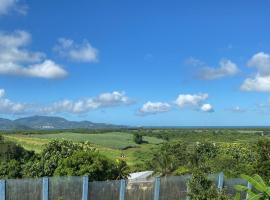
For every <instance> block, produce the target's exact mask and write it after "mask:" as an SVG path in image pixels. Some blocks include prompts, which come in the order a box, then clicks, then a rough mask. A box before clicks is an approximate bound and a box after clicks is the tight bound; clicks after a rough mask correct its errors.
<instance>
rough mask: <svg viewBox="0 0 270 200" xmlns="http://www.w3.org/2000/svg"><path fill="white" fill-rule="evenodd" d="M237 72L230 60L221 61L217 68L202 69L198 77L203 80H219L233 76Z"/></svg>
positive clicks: (235, 66)
mask: <svg viewBox="0 0 270 200" xmlns="http://www.w3.org/2000/svg"><path fill="white" fill-rule="evenodd" d="M238 72H239V69H238V67H237V65H236V64H235V63H233V62H232V61H230V60H226V59H224V60H221V61H220V62H219V67H218V68H213V67H203V68H202V69H201V70H200V72H199V77H200V78H201V79H204V80H212V79H219V78H223V77H226V76H234V75H236V74H237V73H238Z"/></svg>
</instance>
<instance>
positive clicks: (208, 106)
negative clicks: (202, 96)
mask: <svg viewBox="0 0 270 200" xmlns="http://www.w3.org/2000/svg"><path fill="white" fill-rule="evenodd" d="M201 111H203V112H214V108H213V106H212V105H211V104H209V103H206V104H203V105H202V106H201Z"/></svg>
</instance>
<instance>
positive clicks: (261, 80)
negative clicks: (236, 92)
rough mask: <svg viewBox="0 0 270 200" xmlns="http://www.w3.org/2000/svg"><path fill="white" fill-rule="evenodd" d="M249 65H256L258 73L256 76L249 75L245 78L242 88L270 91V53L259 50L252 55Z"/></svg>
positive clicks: (244, 89)
mask: <svg viewBox="0 0 270 200" xmlns="http://www.w3.org/2000/svg"><path fill="white" fill-rule="evenodd" d="M247 65H248V66H249V67H255V68H256V69H257V73H256V75H255V76H254V77H249V78H246V79H245V80H244V82H243V83H242V85H241V87H240V89H241V90H243V91H257V92H269V91H270V55H269V54H266V53H264V52H259V53H257V54H255V55H253V56H252V58H251V59H250V60H249V61H248V63H247Z"/></svg>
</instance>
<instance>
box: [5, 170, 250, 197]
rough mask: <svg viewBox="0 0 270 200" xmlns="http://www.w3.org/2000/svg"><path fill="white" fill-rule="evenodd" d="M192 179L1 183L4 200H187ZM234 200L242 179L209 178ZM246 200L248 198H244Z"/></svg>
mask: <svg viewBox="0 0 270 200" xmlns="http://www.w3.org/2000/svg"><path fill="white" fill-rule="evenodd" d="M189 178H190V176H168V177H161V178H159V177H157V178H152V179H150V180H144V181H132V180H116V181H94V182H89V181H88V177H87V176H85V177H51V178H47V177H45V178H38V179H8V180H0V200H181V199H183V200H187V199H189V197H188V196H187V191H188V188H187V181H188V179H189ZM209 178H210V179H211V180H213V181H214V182H215V185H216V186H217V187H218V188H219V189H222V188H225V189H226V190H227V191H228V192H229V194H230V195H231V197H233V196H234V194H235V190H234V186H235V185H239V184H241V185H246V186H247V185H248V186H250V184H248V183H247V182H246V181H244V180H242V179H227V178H225V177H224V176H223V173H220V174H218V175H211V176H209ZM241 198H242V199H246V194H242V197H241Z"/></svg>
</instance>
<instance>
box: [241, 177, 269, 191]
mask: <svg viewBox="0 0 270 200" xmlns="http://www.w3.org/2000/svg"><path fill="white" fill-rule="evenodd" d="M241 177H242V178H243V179H245V180H246V181H248V182H250V183H251V184H252V186H253V187H254V188H255V189H256V190H258V191H259V192H266V187H265V186H264V185H262V184H260V183H259V182H257V181H256V180H255V179H254V178H252V177H251V176H248V175H241Z"/></svg>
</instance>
